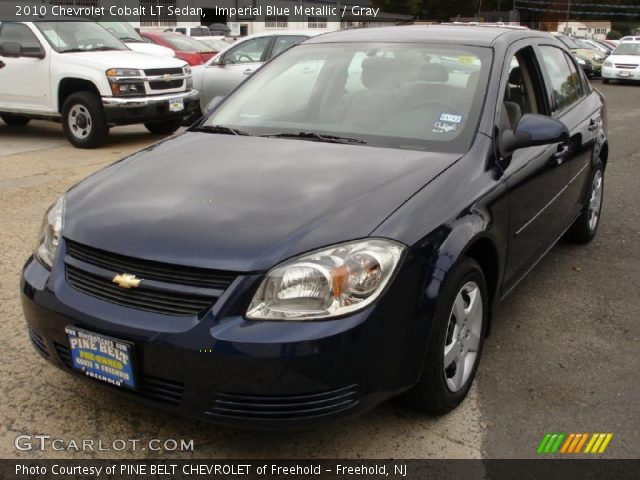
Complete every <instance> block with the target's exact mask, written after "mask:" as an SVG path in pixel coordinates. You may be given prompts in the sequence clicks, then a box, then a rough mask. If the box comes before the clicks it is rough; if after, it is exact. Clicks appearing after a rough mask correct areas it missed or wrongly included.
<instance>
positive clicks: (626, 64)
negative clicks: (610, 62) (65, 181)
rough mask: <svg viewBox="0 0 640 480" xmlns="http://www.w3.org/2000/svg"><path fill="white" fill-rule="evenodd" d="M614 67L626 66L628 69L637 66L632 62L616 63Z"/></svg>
mask: <svg viewBox="0 0 640 480" xmlns="http://www.w3.org/2000/svg"><path fill="white" fill-rule="evenodd" d="M615 65H616V68H627V69H629V70H633V69H635V68H638V65H634V64H633V63H616V64H615Z"/></svg>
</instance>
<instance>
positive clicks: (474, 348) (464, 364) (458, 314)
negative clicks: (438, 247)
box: [406, 257, 489, 415]
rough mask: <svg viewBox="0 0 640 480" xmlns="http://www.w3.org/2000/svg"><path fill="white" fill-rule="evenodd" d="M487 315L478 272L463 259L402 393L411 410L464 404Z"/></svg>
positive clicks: (450, 277)
mask: <svg viewBox="0 0 640 480" xmlns="http://www.w3.org/2000/svg"><path fill="white" fill-rule="evenodd" d="M488 312H489V297H488V294H487V286H486V282H485V278H484V274H483V272H482V268H481V267H480V265H479V264H478V262H476V261H475V260H473V259H471V258H466V257H465V258H463V259H462V260H461V261H460V262H459V263H458V264H457V266H456V267H454V269H453V270H452V271H451V272H450V273H449V275H448V278H447V280H446V282H445V285H444V287H443V289H442V292H441V294H440V299H439V301H438V305H437V307H436V312H435V314H434V318H433V326H432V329H431V336H430V339H429V343H428V345H427V355H426V359H425V363H424V366H423V370H422V375H421V377H420V380H419V381H418V383H417V384H416V385H415V386H414V387H413V388H412V389H411V390H410V391H409V392H408V393H407V394H406V395H407V400H408V401H409V402H410V403H411V404H412V405H413V406H415V407H417V408H418V409H420V410H422V411H425V412H427V413H432V414H437V415H442V414H445V413H448V412H450V411H451V410H453V409H454V408H456V407H457V406H458V405H459V404H460V403H461V402H462V401H463V400H464V398H465V397H466V395H467V393H468V392H469V389H470V388H471V384H472V383H473V379H474V377H475V374H476V370H477V368H478V362H479V361H480V354H481V352H482V344H483V339H484V335H485V330H486V324H487V319H488V315H489V313H488Z"/></svg>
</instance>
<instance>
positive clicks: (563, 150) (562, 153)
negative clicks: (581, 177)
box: [553, 145, 569, 165]
mask: <svg viewBox="0 0 640 480" xmlns="http://www.w3.org/2000/svg"><path fill="white" fill-rule="evenodd" d="M568 153H569V145H561V146H559V147H558V151H557V152H556V153H554V154H553V156H554V157H555V159H556V160H557V162H558V165H560V164H561V163H562V162H563V161H564V159H565V157H566V156H567V154H568Z"/></svg>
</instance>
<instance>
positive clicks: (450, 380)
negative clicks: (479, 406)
mask: <svg viewBox="0 0 640 480" xmlns="http://www.w3.org/2000/svg"><path fill="white" fill-rule="evenodd" d="M483 317H484V308H483V299H482V291H481V290H480V287H479V286H478V284H477V283H475V282H473V281H471V282H467V283H465V284H464V285H463V287H462V288H461V289H460V291H459V292H458V295H456V299H455V301H454V303H453V308H452V309H451V314H450V315H449V324H448V326H447V335H446V338H445V345H444V377H445V382H446V384H447V388H448V389H449V390H450V391H451V392H454V393H455V392H458V391H460V390H461V389H462V388H463V387H464V385H465V384H466V382H467V380H468V379H469V376H470V375H471V373H472V372H473V368H474V366H475V363H476V360H477V358H478V350H479V348H480V335H481V332H482V323H483V321H484V318H483Z"/></svg>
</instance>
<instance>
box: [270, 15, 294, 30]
mask: <svg viewBox="0 0 640 480" xmlns="http://www.w3.org/2000/svg"><path fill="white" fill-rule="evenodd" d="M288 25H289V21H288V19H287V16H286V15H267V16H266V17H264V27H265V28H287V26H288Z"/></svg>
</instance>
